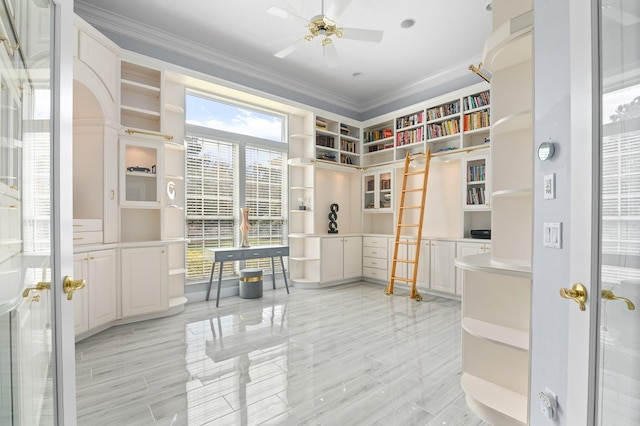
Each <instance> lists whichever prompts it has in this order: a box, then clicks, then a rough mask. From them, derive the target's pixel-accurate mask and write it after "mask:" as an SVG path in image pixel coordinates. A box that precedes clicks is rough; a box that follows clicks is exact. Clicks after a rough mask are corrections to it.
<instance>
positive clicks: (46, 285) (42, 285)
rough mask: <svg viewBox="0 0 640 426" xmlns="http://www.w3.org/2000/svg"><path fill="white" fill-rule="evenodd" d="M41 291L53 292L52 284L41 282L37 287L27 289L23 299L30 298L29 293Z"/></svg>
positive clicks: (23, 293)
mask: <svg viewBox="0 0 640 426" xmlns="http://www.w3.org/2000/svg"><path fill="white" fill-rule="evenodd" d="M41 290H51V283H48V282H44V281H43V282H39V283H38V284H36V286H35V287H29V288H26V289H25V290H24V291H23V292H22V297H29V293H31V292H32V291H41Z"/></svg>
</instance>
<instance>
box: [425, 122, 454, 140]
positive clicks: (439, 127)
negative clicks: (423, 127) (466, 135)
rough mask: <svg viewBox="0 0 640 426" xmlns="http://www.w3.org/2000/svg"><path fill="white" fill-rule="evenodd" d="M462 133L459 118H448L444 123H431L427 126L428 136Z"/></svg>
mask: <svg viewBox="0 0 640 426" xmlns="http://www.w3.org/2000/svg"><path fill="white" fill-rule="evenodd" d="M457 133H460V125H459V124H458V120H447V121H443V122H442V123H436V124H429V125H428V126H427V138H428V139H435V138H440V137H442V136H449V135H455V134H457Z"/></svg>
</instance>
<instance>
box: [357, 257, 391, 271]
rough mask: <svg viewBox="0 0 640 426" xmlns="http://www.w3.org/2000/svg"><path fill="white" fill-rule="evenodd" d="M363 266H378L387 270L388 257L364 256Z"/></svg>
mask: <svg viewBox="0 0 640 426" xmlns="http://www.w3.org/2000/svg"><path fill="white" fill-rule="evenodd" d="M362 266H364V267H365V268H377V269H384V270H385V271H386V270H387V259H386V258H384V259H379V258H376V257H363V258H362Z"/></svg>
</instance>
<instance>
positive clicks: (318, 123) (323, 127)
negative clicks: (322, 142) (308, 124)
mask: <svg viewBox="0 0 640 426" xmlns="http://www.w3.org/2000/svg"><path fill="white" fill-rule="evenodd" d="M316 128H317V129H320V130H327V122H326V121H325V120H324V119H323V118H320V117H316Z"/></svg>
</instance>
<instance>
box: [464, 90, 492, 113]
mask: <svg viewBox="0 0 640 426" xmlns="http://www.w3.org/2000/svg"><path fill="white" fill-rule="evenodd" d="M462 103H463V106H464V110H465V111H468V110H470V109H475V108H480V107H483V106H487V105H489V104H490V103H491V102H490V95H489V91H486V92H482V93H478V94H477V95H471V96H467V97H465V98H462Z"/></svg>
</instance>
